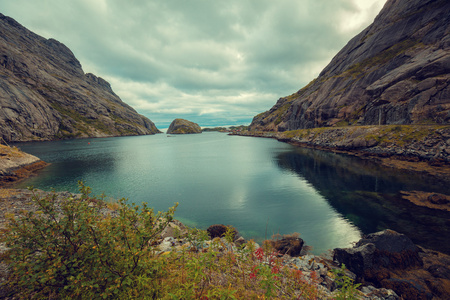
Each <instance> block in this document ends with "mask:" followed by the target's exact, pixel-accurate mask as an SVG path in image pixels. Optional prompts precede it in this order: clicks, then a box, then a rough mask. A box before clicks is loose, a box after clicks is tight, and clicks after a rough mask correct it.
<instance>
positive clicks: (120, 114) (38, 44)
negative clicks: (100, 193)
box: [0, 14, 159, 141]
mask: <svg viewBox="0 0 450 300" xmlns="http://www.w3.org/2000/svg"><path fill="white" fill-rule="evenodd" d="M0 108H1V109H0V137H3V139H5V140H6V141H32V140H54V139H63V138H81V137H106V136H121V135H144V134H154V133H159V130H158V129H157V128H156V126H155V125H154V124H153V122H151V121H150V120H149V119H148V118H146V117H144V116H142V115H139V114H138V113H137V112H136V111H135V110H134V109H133V108H132V107H130V106H129V105H127V104H126V103H124V102H123V101H122V100H121V99H120V98H119V96H117V95H116V94H115V93H114V92H113V90H112V89H111V86H110V84H109V83H108V82H107V81H105V80H104V79H102V78H100V77H97V76H95V75H93V74H90V73H87V74H85V73H84V71H83V69H82V67H81V64H80V62H79V61H78V60H77V59H76V57H75V56H74V54H73V53H72V51H71V50H70V49H69V48H67V47H66V46H65V45H64V44H62V43H60V42H58V41H56V40H54V39H45V38H43V37H41V36H39V35H37V34H35V33H33V32H31V31H29V30H28V29H26V28H25V27H23V26H22V25H20V24H19V23H18V22H16V21H15V20H14V19H12V18H10V17H7V16H4V15H2V14H0Z"/></svg>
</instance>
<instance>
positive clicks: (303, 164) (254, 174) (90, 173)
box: [16, 132, 449, 254]
mask: <svg viewBox="0 0 450 300" xmlns="http://www.w3.org/2000/svg"><path fill="white" fill-rule="evenodd" d="M16 146H18V147H19V148H21V149H22V150H24V151H26V152H28V153H31V154H34V155H36V156H38V157H40V158H41V159H42V160H44V161H47V162H49V163H51V165H50V166H49V167H47V168H45V169H44V170H42V171H41V172H40V173H39V174H38V176H35V177H32V178H30V179H27V180H26V181H23V182H21V183H20V184H19V185H18V186H17V187H26V186H34V187H36V188H40V189H44V190H49V189H51V188H53V189H55V190H57V191H62V190H68V191H71V192H77V181H78V180H83V181H84V182H85V183H86V185H88V186H90V187H91V188H92V189H93V192H94V193H95V194H101V193H105V194H106V195H107V196H109V197H112V198H121V197H125V198H128V199H129V200H130V201H131V202H134V203H136V204H139V203H142V202H147V203H149V204H150V206H152V207H154V208H155V210H156V211H160V210H167V208H168V207H170V206H172V205H173V204H174V203H175V202H179V206H178V209H177V212H176V214H175V218H177V219H179V220H181V221H182V222H184V223H186V224H188V225H192V226H197V227H199V228H203V229H206V228H207V227H208V226H209V225H212V224H226V225H233V226H235V227H236V228H237V229H238V230H239V232H240V233H241V234H242V235H243V236H244V237H245V238H247V239H250V238H254V239H255V240H257V241H261V240H262V239H264V238H265V237H271V236H272V235H273V234H276V233H279V234H290V233H293V232H298V233H300V234H301V237H302V238H303V239H304V240H305V241H306V243H307V244H308V245H311V246H313V252H314V253H317V254H320V253H323V252H325V251H326V250H327V249H332V248H336V247H346V246H350V245H351V243H352V242H355V241H357V240H358V239H359V238H360V236H361V234H363V233H370V232H373V231H376V230H381V229H385V228H391V229H394V230H397V231H400V232H405V233H407V234H412V233H414V232H419V233H420V235H418V236H417V237H413V239H415V241H416V242H419V243H422V244H426V245H428V246H430V245H431V244H433V243H434V242H432V241H431V239H427V240H423V238H422V236H423V235H431V234H433V237H434V239H433V240H436V236H437V234H436V233H435V232H434V231H432V232H424V230H425V231H426V230H428V229H427V228H428V227H430V223H432V225H433V226H434V227H439V226H440V227H442V224H444V226H443V227H444V228H443V229H442V230H447V229H446V228H448V227H449V226H448V224H447V225H446V223H445V222H448V214H445V213H437V215H438V216H436V212H434V211H432V210H429V209H418V210H415V212H414V213H413V212H412V210H414V209H415V208H414V207H411V206H410V204H409V203H407V202H405V201H403V200H401V199H399V197H398V192H399V191H400V190H432V191H436V192H446V193H447V194H448V191H446V189H447V188H448V187H447V186H446V185H445V184H438V183H436V182H435V181H434V180H433V179H431V178H430V179H428V178H423V177H421V178H417V177H414V176H411V175H410V174H405V173H404V172H400V173H398V174H396V173H395V172H392V170H386V169H382V168H380V167H379V166H376V165H374V164H371V163H369V162H366V161H362V160H360V159H358V158H354V157H348V156H343V155H337V154H333V153H327V152H322V151H315V150H309V149H300V148H295V147H293V146H291V145H288V144H285V143H281V142H278V141H276V140H272V139H262V138H249V137H239V136H228V135H227V134H223V133H217V132H212V133H202V134H196V135H178V136H171V137H169V136H167V135H165V134H159V135H153V136H138V137H119V138H102V139H82V140H69V141H56V142H39V143H21V144H16ZM417 212H418V213H417ZM411 215H414V216H411ZM422 219H425V220H426V222H425V223H424V222H422V221H423V220H422ZM422 223H423V224H422ZM411 232H412V233H411ZM440 234H444V237H445V236H447V237H448V236H449V235H448V232H442V231H441V232H440ZM445 234H447V235H445ZM436 244H437V246H436V247H437V248H439V247H440V246H439V245H442V244H447V242H446V239H445V242H443V241H439V240H438V241H437V242H436ZM433 247H434V246H433ZM440 250H442V249H440ZM444 250H445V249H444Z"/></svg>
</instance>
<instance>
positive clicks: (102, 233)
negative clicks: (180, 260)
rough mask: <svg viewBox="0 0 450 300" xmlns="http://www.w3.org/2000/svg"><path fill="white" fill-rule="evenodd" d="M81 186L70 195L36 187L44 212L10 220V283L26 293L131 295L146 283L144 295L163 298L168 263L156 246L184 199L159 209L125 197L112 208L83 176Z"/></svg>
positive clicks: (37, 295)
mask: <svg viewBox="0 0 450 300" xmlns="http://www.w3.org/2000/svg"><path fill="white" fill-rule="evenodd" d="M79 189H80V192H81V197H68V198H65V199H62V200H58V199H57V195H56V194H55V193H53V194H52V195H50V196H46V197H43V198H41V197H40V196H39V195H38V193H36V192H35V191H34V192H33V197H32V199H33V201H34V202H35V203H36V205H37V207H38V210H37V211H36V212H23V213H22V214H21V215H20V216H19V217H16V218H14V217H12V218H10V222H9V227H8V230H7V232H6V235H5V236H6V238H5V239H6V244H7V246H8V247H9V248H10V249H9V264H10V276H9V279H8V283H7V284H8V285H9V286H10V288H12V290H14V291H15V292H16V293H17V295H16V296H19V297H23V298H30V297H33V298H43V297H45V298H49V297H50V298H52V297H57V298H83V299H85V298H92V299H97V298H110V297H116V296H118V295H119V294H122V295H128V296H131V295H132V294H133V291H136V290H140V288H139V285H140V284H142V285H145V289H144V290H145V291H143V290H140V293H141V296H144V295H143V294H142V293H144V294H146V295H145V296H149V297H158V289H157V286H156V285H157V283H158V278H161V277H162V276H164V268H163V266H162V264H163V263H164V261H163V260H157V259H155V257H154V252H153V251H152V247H151V244H152V241H153V240H155V239H156V238H157V237H158V236H159V234H160V233H161V231H162V230H163V229H164V228H165V227H166V226H167V224H168V223H169V222H170V221H171V220H172V218H173V214H174V212H175V208H176V206H177V205H178V204H175V206H174V207H172V208H170V209H169V210H168V212H158V213H157V214H154V212H153V209H150V208H148V207H147V204H145V203H144V204H143V205H142V206H141V207H139V206H137V205H135V204H128V203H127V201H126V200H125V199H120V200H119V205H118V208H117V209H116V210H113V211H111V210H108V209H105V208H106V204H105V202H103V201H102V200H99V199H97V198H95V197H91V196H90V193H91V190H90V188H89V187H86V186H84V184H83V183H82V182H79ZM131 287H132V289H131Z"/></svg>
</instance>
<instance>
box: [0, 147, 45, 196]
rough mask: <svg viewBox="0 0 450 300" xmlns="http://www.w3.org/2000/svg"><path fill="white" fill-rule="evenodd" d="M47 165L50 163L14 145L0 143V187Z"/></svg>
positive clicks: (26, 176)
mask: <svg viewBox="0 0 450 300" xmlns="http://www.w3.org/2000/svg"><path fill="white" fill-rule="evenodd" d="M48 165H50V164H49V163H47V162H45V161H42V160H41V159H40V158H38V157H36V156H34V155H31V154H28V153H25V152H22V151H20V150H19V149H18V148H16V147H9V146H4V145H0V188H5V187H9V186H11V185H13V184H14V183H17V182H19V181H21V180H23V179H25V178H28V177H31V176H34V175H35V174H36V173H37V172H38V171H39V170H42V169H43V168H45V167H47V166H48Z"/></svg>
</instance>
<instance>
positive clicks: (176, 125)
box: [167, 119, 202, 134]
mask: <svg viewBox="0 0 450 300" xmlns="http://www.w3.org/2000/svg"><path fill="white" fill-rule="evenodd" d="M189 133H202V129H201V128H200V126H199V125H198V124H197V123H194V122H191V121H188V120H184V119H175V120H173V121H172V123H170V126H169V129H167V134H189Z"/></svg>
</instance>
